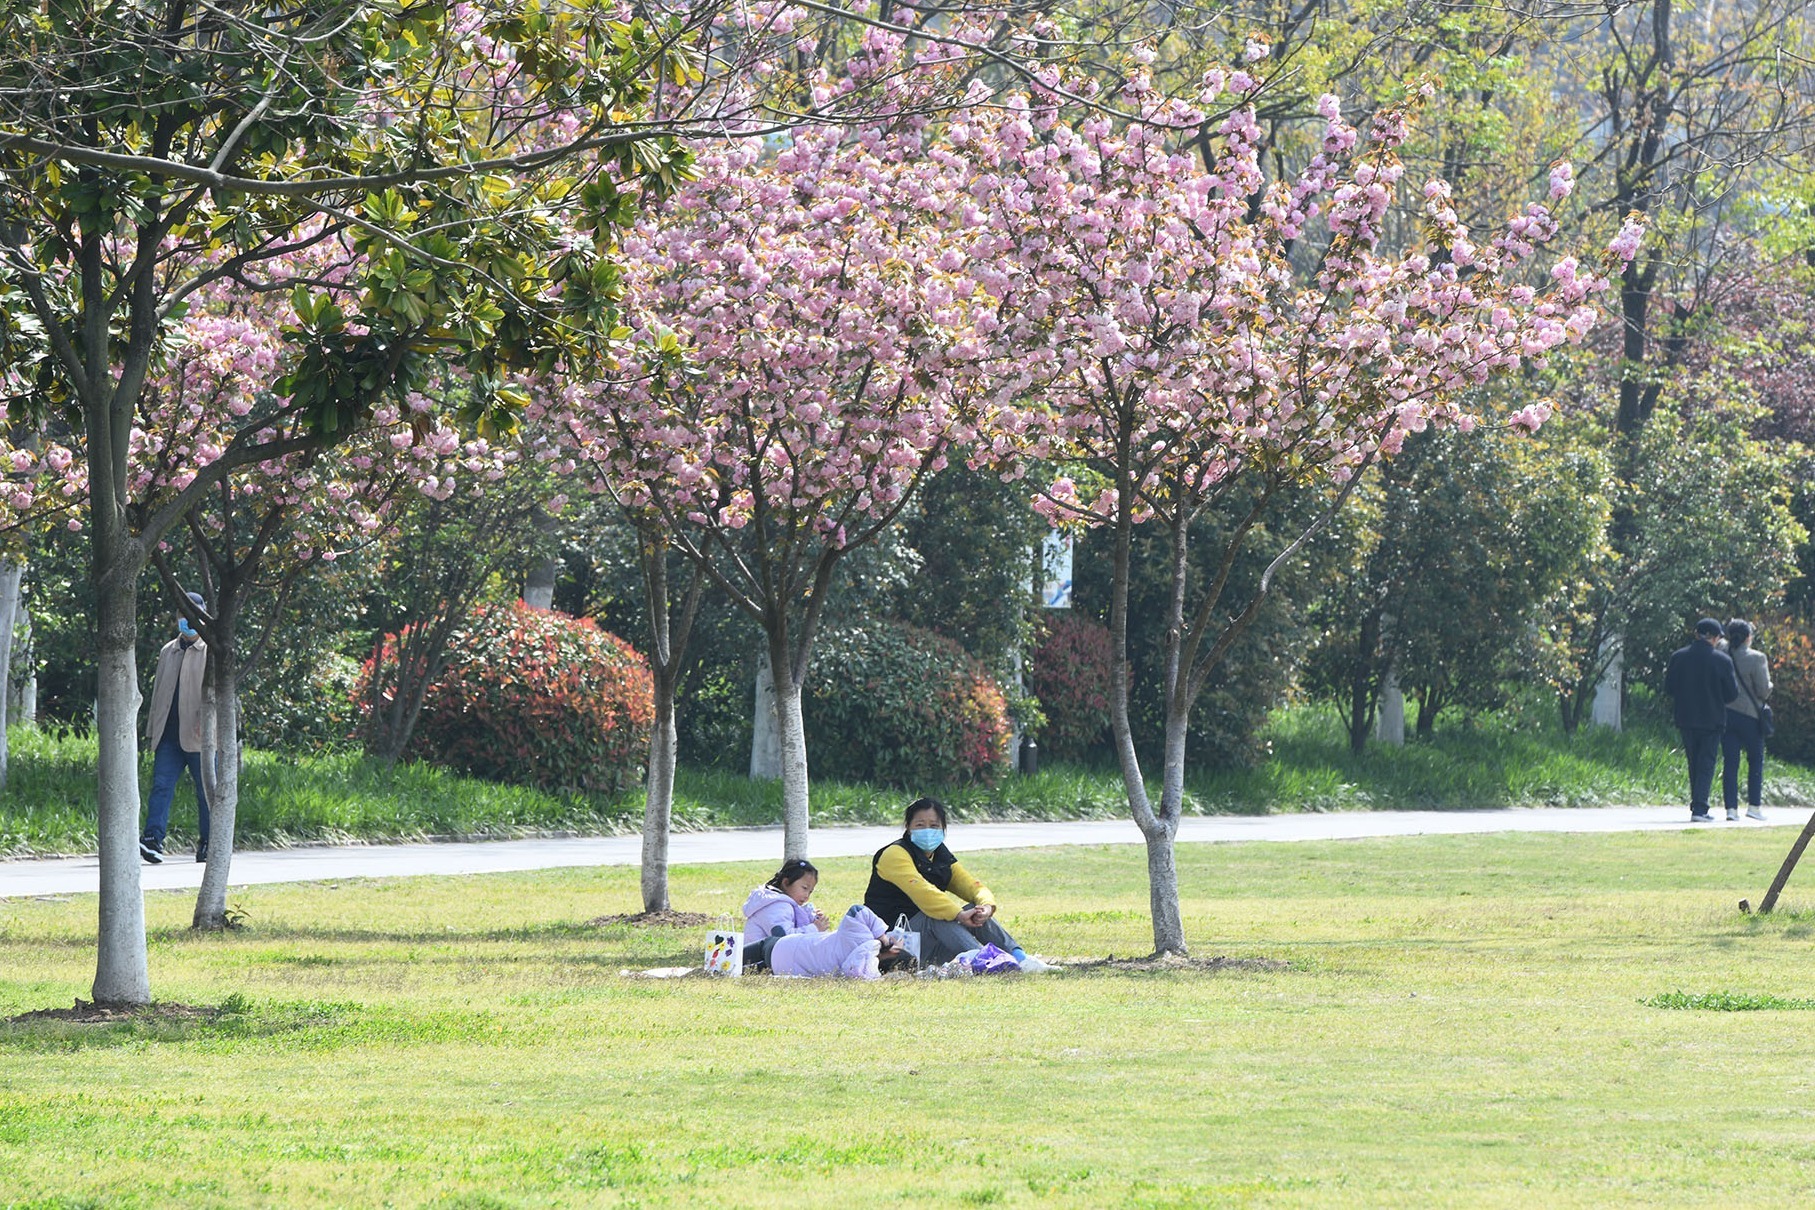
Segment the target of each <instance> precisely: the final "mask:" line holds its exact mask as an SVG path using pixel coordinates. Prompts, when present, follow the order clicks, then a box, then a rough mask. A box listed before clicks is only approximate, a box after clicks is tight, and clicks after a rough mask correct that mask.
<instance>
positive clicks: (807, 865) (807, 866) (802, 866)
mask: <svg viewBox="0 0 1815 1210" xmlns="http://www.w3.org/2000/svg"><path fill="white" fill-rule="evenodd" d="M818 873H819V867H818V866H816V865H814V864H813V863H812V862H810V861H808V860H807V859H806V858H805V857H790V858H788V860H786V861H784V862H782V863H781V869H779V870H777V871H775V877H773V878H771V879H769V881H768V883H767V884H765V885H768V886H772V887H774V888H775V889H776V890H778V891H785V890H787V889H788V884H789V883H791V882H799V881H800V880H801V879H802V878H805V877H806V876H807V875H808V874H818Z"/></svg>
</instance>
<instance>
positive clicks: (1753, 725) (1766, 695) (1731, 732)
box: [1720, 618, 1771, 822]
mask: <svg viewBox="0 0 1815 1210" xmlns="http://www.w3.org/2000/svg"><path fill="white" fill-rule="evenodd" d="M1727 658H1728V659H1730V660H1732V661H1733V676H1734V679H1736V680H1737V681H1738V682H1739V696H1738V697H1736V698H1734V699H1733V700H1732V701H1730V702H1728V703H1727V729H1726V730H1725V731H1723V732H1721V736H1720V748H1721V756H1722V757H1723V760H1722V762H1721V773H1720V790H1721V798H1722V799H1723V800H1725V802H1726V804H1727V818H1728V819H1730V820H1735V819H1738V818H1739V756H1740V753H1742V752H1743V753H1745V755H1746V818H1748V819H1756V820H1759V821H1761V822H1762V821H1763V819H1764V817H1765V813H1764V809H1763V808H1762V807H1761V806H1759V798H1760V796H1761V795H1762V793H1763V791H1764V785H1765V733H1764V730H1763V727H1762V726H1761V724H1760V723H1759V721H1758V708H1759V707H1760V706H1762V705H1764V704H1765V703H1766V702H1768V701H1770V700H1771V665H1770V662H1769V661H1768V660H1766V659H1765V653H1764V652H1762V651H1758V650H1756V649H1754V648H1753V646H1752V624H1751V623H1750V622H1747V621H1744V620H1743V619H1740V618H1734V619H1733V620H1732V621H1730V622H1728V623H1727Z"/></svg>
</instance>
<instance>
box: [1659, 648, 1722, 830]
mask: <svg viewBox="0 0 1815 1210" xmlns="http://www.w3.org/2000/svg"><path fill="white" fill-rule="evenodd" d="M1720 639H1721V624H1720V623H1719V622H1717V621H1715V620H1714V619H1713V618H1703V619H1702V620H1701V621H1699V622H1697V623H1696V624H1695V641H1694V642H1693V643H1690V644H1689V645H1688V646H1687V647H1682V648H1679V649H1677V650H1676V651H1675V652H1672V653H1671V656H1670V664H1669V666H1668V667H1667V668H1666V669H1665V671H1664V692H1665V693H1668V694H1669V695H1670V697H1671V699H1672V700H1673V702H1674V703H1675V707H1676V709H1675V714H1676V729H1677V731H1678V732H1679V733H1680V734H1681V735H1682V737H1683V752H1684V753H1685V754H1686V755H1687V756H1688V757H1689V821H1690V822H1691V823H1709V822H1711V821H1712V820H1713V818H1714V817H1713V816H1712V815H1709V814H1708V792H1709V791H1710V790H1712V789H1713V788H1714V759H1715V757H1716V755H1718V754H1719V752H1720V737H1721V732H1722V731H1724V730H1726V726H1727V704H1728V703H1729V702H1731V701H1733V699H1734V698H1736V697H1738V696H1739V682H1738V681H1737V680H1735V679H1734V677H1733V661H1732V660H1730V659H1728V658H1727V656H1726V653H1725V652H1722V651H1718V650H1716V649H1715V646H1714V645H1715V644H1716V643H1718V642H1720Z"/></svg>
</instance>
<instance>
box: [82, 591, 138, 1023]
mask: <svg viewBox="0 0 1815 1210" xmlns="http://www.w3.org/2000/svg"><path fill="white" fill-rule="evenodd" d="M124 578H125V577H122V579H124ZM97 595H98V597H99V600H98V602H97V605H96V611H95V612H96V614H97V621H98V622H99V626H98V627H97V630H98V631H99V635H98V637H99V640H100V641H99V649H100V650H99V659H98V663H99V667H98V669H97V673H96V684H95V729H96V739H97V743H98V747H99V754H98V759H97V761H96V777H95V782H96V791H97V799H98V819H97V825H98V826H97V830H98V832H99V836H100V847H101V872H100V873H101V894H100V929H99V941H98V945H97V947H96V950H97V952H96V955H95V983H94V993H93V994H94V998H95V1000H96V1001H97V1002H98V1003H103V1004H148V1003H150V1002H151V977H150V973H149V971H148V969H147V965H146V958H145V896H144V893H143V891H142V890H141V889H140V883H139V745H138V716H139V674H138V663H137V657H136V655H135V653H134V651H133V646H134V641H135V639H136V638H137V618H136V614H137V606H138V601H137V596H138V594H137V592H136V591H135V586H133V585H131V584H130V582H128V583H127V585H126V586H124V587H112V588H111V589H110V587H109V586H108V585H107V583H106V582H105V581H104V582H103V583H102V585H101V586H100V591H99V592H98V594H97Z"/></svg>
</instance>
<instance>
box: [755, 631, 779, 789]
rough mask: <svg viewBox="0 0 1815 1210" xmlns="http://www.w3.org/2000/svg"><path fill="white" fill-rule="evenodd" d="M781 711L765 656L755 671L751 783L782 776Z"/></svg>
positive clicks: (767, 659)
mask: <svg viewBox="0 0 1815 1210" xmlns="http://www.w3.org/2000/svg"><path fill="white" fill-rule="evenodd" d="M780 719H781V707H780V704H779V703H778V702H777V701H776V698H775V675H774V672H773V671H772V670H771V669H770V667H769V657H768V656H767V655H764V656H763V658H762V663H760V664H759V665H757V669H756V705H755V707H754V708H753V709H752V711H751V715H750V780H752V781H774V780H776V779H777V778H779V777H780V776H781V722H780Z"/></svg>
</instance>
